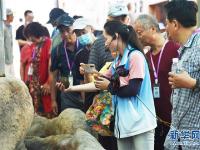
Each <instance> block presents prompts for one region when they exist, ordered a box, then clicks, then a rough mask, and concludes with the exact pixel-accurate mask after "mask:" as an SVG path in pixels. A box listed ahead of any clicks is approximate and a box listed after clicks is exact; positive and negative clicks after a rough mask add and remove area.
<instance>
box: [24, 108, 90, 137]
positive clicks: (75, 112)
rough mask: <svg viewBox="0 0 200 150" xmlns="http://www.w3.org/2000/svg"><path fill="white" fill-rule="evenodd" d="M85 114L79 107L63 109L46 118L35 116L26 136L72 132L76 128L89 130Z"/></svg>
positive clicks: (45, 135)
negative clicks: (56, 114)
mask: <svg viewBox="0 0 200 150" xmlns="http://www.w3.org/2000/svg"><path fill="white" fill-rule="evenodd" d="M85 119H86V118H85V114H84V113H83V112H82V111H81V110H79V109H73V108H68V109H65V110H64V111H63V112H62V113H61V114H60V115H59V116H58V117H56V118H54V119H46V118H44V117H40V116H35V117H34V120H33V122H32V125H31V128H30V130H29V131H28V133H27V136H37V137H48V136H51V135H59V134H71V135H72V134H74V133H75V132H76V130H77V129H78V128H81V129H83V130H87V131H88V130H89V129H88V127H87V125H86V123H85Z"/></svg>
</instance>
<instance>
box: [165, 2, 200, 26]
mask: <svg viewBox="0 0 200 150" xmlns="http://www.w3.org/2000/svg"><path fill="white" fill-rule="evenodd" d="M165 9H166V12H167V19H168V20H169V21H172V20H173V19H176V20H177V21H178V22H179V23H180V24H181V25H182V26H183V27H186V28H187V27H193V26H196V24H197V12H198V6H197V4H196V3H195V2H194V1H188V0H172V1H170V2H168V3H167V4H166V5H165Z"/></svg>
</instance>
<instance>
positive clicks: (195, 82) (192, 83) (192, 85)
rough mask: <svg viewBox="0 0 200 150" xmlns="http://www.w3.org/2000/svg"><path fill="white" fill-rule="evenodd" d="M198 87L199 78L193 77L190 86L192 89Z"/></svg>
mask: <svg viewBox="0 0 200 150" xmlns="http://www.w3.org/2000/svg"><path fill="white" fill-rule="evenodd" d="M196 87H198V82H197V79H193V78H191V82H190V88H191V89H195V88H196Z"/></svg>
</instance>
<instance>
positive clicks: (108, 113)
mask: <svg viewBox="0 0 200 150" xmlns="http://www.w3.org/2000/svg"><path fill="white" fill-rule="evenodd" d="M86 122H87V124H88V125H89V126H90V127H91V128H92V129H93V130H94V131H96V132H97V133H98V134H100V135H102V136H112V135H113V129H114V115H113V112H112V95H111V94H110V92H108V91H101V92H100V93H99V94H98V95H96V96H95V97H94V100H93V104H92V105H91V106H90V107H89V109H88V111H87V112H86Z"/></svg>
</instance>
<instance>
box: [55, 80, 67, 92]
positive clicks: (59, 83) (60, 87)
mask: <svg viewBox="0 0 200 150" xmlns="http://www.w3.org/2000/svg"><path fill="white" fill-rule="evenodd" d="M56 87H57V88H58V89H59V90H60V91H64V90H65V86H64V84H63V83H62V82H56Z"/></svg>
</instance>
